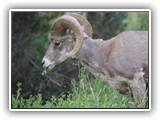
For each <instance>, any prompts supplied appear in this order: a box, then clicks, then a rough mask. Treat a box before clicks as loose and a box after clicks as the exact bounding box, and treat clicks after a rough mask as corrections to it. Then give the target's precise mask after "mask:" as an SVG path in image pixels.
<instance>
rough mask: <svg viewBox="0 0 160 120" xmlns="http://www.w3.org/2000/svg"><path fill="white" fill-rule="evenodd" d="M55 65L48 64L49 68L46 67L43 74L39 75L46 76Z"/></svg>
mask: <svg viewBox="0 0 160 120" xmlns="http://www.w3.org/2000/svg"><path fill="white" fill-rule="evenodd" d="M54 66H55V64H54V62H53V63H52V64H50V65H49V66H47V67H46V68H44V70H43V72H42V73H41V75H43V76H44V75H46V74H47V73H48V72H49V71H51V70H52V69H53V68H54Z"/></svg>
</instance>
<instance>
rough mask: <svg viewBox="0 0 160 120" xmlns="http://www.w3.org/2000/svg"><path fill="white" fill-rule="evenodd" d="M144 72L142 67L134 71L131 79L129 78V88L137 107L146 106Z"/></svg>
mask: <svg viewBox="0 0 160 120" xmlns="http://www.w3.org/2000/svg"><path fill="white" fill-rule="evenodd" d="M144 74H145V73H144V72H143V69H139V70H137V71H136V73H135V75H134V77H133V79H132V80H130V88H131V91H132V95H133V97H134V100H135V102H136V103H137V107H138V108H145V106H146V100H147V93H148V91H147V90H146V87H147V86H146V80H145V78H144Z"/></svg>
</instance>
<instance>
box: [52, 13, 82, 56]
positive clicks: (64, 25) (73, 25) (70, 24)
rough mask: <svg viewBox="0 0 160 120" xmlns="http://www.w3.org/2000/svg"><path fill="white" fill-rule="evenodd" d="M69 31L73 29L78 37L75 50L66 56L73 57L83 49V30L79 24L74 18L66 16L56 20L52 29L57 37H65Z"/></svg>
mask: <svg viewBox="0 0 160 120" xmlns="http://www.w3.org/2000/svg"><path fill="white" fill-rule="evenodd" d="M67 29H71V30H72V31H73V32H74V33H75V35H76V44H75V46H74V48H73V50H71V51H70V52H69V53H66V54H65V56H66V57H72V56H73V55H75V54H76V53H77V52H78V50H79V49H80V48H81V46H82V42H83V29H82V27H81V25H80V24H79V22H78V21H77V20H76V19H75V18H74V17H72V16H66V15H65V16H62V17H61V18H59V19H58V20H56V21H55V22H54V23H53V25H52V27H51V30H53V34H54V35H55V36H62V35H64V34H65V32H66V30H67Z"/></svg>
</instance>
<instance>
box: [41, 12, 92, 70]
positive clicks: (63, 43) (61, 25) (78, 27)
mask: <svg viewBox="0 0 160 120" xmlns="http://www.w3.org/2000/svg"><path fill="white" fill-rule="evenodd" d="M85 35H87V36H89V37H92V27H91V25H90V23H89V22H88V21H87V20H86V19H85V18H84V17H83V16H80V15H78V14H75V13H72V14H67V15H64V16H62V17H61V18H59V19H57V20H56V21H55V22H54V23H53V25H52V27H51V44H50V45H49V47H48V49H47V51H46V53H45V56H44V58H43V60H42V65H43V67H44V68H45V70H46V71H49V70H51V69H52V68H53V67H54V66H55V65H57V64H59V63H62V62H63V61H65V60H66V59H67V58H72V57H74V56H75V54H76V53H77V52H78V51H79V49H80V48H81V46H82V43H83V39H84V36H85Z"/></svg>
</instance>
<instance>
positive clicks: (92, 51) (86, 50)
mask: <svg viewBox="0 0 160 120" xmlns="http://www.w3.org/2000/svg"><path fill="white" fill-rule="evenodd" d="M104 44H105V46H106V42H104V41H102V40H98V39H97V40H93V39H91V38H86V39H84V42H83V44H82V47H81V49H80V50H79V52H78V53H77V54H76V58H78V59H79V61H80V62H81V64H82V65H83V66H84V67H86V68H87V69H88V70H89V71H90V72H92V73H93V74H95V75H98V74H99V73H101V74H104V76H105V77H106V72H105V71H106V70H102V68H105V65H106V62H107V59H108V58H107V57H106V52H105V48H104V47H103V46H104Z"/></svg>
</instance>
